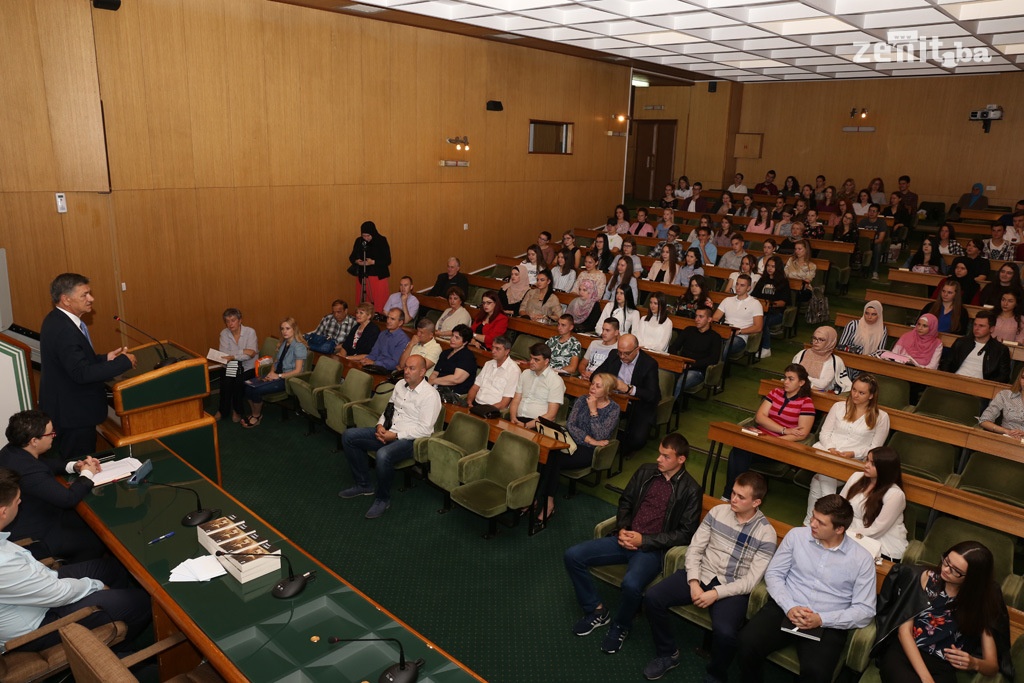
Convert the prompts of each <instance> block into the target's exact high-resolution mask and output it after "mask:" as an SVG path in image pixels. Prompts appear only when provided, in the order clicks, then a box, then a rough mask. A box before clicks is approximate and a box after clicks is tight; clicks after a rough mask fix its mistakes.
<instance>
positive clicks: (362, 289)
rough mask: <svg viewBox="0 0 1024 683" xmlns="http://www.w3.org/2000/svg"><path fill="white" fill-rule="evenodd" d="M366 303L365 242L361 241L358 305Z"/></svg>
mask: <svg viewBox="0 0 1024 683" xmlns="http://www.w3.org/2000/svg"><path fill="white" fill-rule="evenodd" d="M364 301H366V240H363V276H362V277H361V278H359V303H363V302H364Z"/></svg>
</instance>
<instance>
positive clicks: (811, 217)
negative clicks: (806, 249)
mask: <svg viewBox="0 0 1024 683" xmlns="http://www.w3.org/2000/svg"><path fill="white" fill-rule="evenodd" d="M801 222H802V223H803V224H804V238H805V239H809V240H820V239H825V226H824V225H823V224H822V222H821V221H820V220H818V212H817V210H816V209H808V210H807V213H806V214H804V218H803V221H801Z"/></svg>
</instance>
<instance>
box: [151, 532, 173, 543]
mask: <svg viewBox="0 0 1024 683" xmlns="http://www.w3.org/2000/svg"><path fill="white" fill-rule="evenodd" d="M173 535H174V532H173V531H168V532H167V533H166V534H164V535H163V536H157V537H156V538H154V539H153V540H152V541H150V542H149V543H147V544H146V545H153V544H154V543H159V542H160V541H166V540H167V539H168V538H170V537H171V536H173Z"/></svg>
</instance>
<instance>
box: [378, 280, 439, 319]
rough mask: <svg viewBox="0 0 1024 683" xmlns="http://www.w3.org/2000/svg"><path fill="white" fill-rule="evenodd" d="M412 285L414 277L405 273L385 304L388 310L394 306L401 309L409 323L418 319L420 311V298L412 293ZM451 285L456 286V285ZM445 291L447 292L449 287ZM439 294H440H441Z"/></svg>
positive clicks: (385, 308)
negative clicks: (417, 315)
mask: <svg viewBox="0 0 1024 683" xmlns="http://www.w3.org/2000/svg"><path fill="white" fill-rule="evenodd" d="M412 286H413V285H412V278H411V277H409V276H408V275H403V276H402V279H401V280H399V281H398V291H397V292H395V293H394V294H392V295H391V296H389V297H388V301H387V303H386V304H384V310H386V311H390V310H392V309H394V308H397V309H398V310H400V311H401V312H402V315H403V316H404V318H405V322H408V323H412V322H413V321H414V320H416V314H417V313H419V312H420V300H419V299H417V298H416V295H415V294H413V293H412ZM450 286H451V287H455V286H456V285H450ZM443 291H445V292H447V291H448V287H446V288H445V289H444V290H443ZM437 296H440V294H438V295H437Z"/></svg>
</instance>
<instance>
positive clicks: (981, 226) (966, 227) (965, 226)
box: [950, 221, 992, 237]
mask: <svg viewBox="0 0 1024 683" xmlns="http://www.w3.org/2000/svg"><path fill="white" fill-rule="evenodd" d="M950 225H952V226H953V229H954V230H956V234H957V236H958V237H959V236H960V235H970V236H971V237H991V236H992V224H991V223H964V222H961V221H955V222H950Z"/></svg>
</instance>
